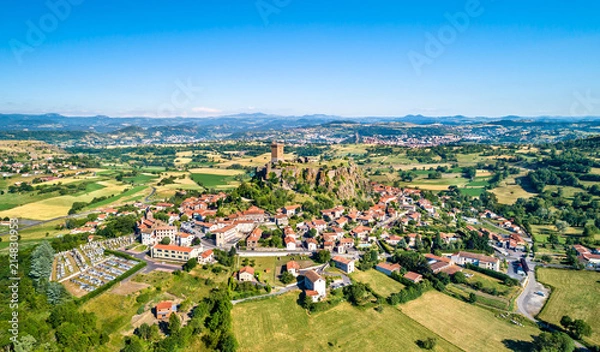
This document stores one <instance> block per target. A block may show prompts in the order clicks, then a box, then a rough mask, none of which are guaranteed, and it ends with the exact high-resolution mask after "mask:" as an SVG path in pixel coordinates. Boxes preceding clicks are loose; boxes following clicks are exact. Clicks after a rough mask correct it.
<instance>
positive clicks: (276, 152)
mask: <svg viewBox="0 0 600 352" xmlns="http://www.w3.org/2000/svg"><path fill="white" fill-rule="evenodd" d="M279 161H285V159H284V157H283V143H277V142H275V141H273V143H271V162H272V163H277V162H279Z"/></svg>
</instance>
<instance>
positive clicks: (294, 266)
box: [285, 260, 300, 276]
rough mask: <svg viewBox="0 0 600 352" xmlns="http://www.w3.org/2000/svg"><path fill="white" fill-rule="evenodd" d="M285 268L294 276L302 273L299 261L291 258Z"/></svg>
mask: <svg viewBox="0 0 600 352" xmlns="http://www.w3.org/2000/svg"><path fill="white" fill-rule="evenodd" d="M285 270H287V272H288V273H290V274H292V275H294V276H298V274H299V273H300V264H298V262H296V261H294V260H290V261H289V262H287V264H286V265H285Z"/></svg>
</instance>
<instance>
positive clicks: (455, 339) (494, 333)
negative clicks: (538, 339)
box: [400, 291, 541, 351]
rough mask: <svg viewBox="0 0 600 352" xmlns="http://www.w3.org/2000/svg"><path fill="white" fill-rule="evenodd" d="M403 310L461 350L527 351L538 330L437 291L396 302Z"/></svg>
mask: <svg viewBox="0 0 600 352" xmlns="http://www.w3.org/2000/svg"><path fill="white" fill-rule="evenodd" d="M400 309H401V310H402V312H403V313H405V314H406V315H408V316H409V317H411V318H412V319H414V320H416V321H417V322H419V323H421V324H423V326H425V327H426V328H428V329H429V330H431V331H434V332H436V333H437V334H439V335H440V336H442V337H443V338H445V339H447V340H448V341H450V342H451V343H454V344H455V345H457V346H459V347H460V348H461V349H463V350H465V351H511V350H513V351H530V350H531V349H532V346H531V341H532V340H533V336H536V335H539V334H540V332H541V331H540V330H538V329H537V328H535V327H532V326H529V325H525V327H519V326H517V325H514V324H512V323H511V322H510V321H509V320H508V319H504V318H501V317H499V316H496V315H495V314H494V313H493V312H492V311H489V310H487V309H484V308H481V307H478V306H475V305H471V304H468V303H464V302H462V301H460V300H458V299H455V298H452V297H450V296H448V295H445V294H443V293H440V292H437V291H430V292H428V293H426V294H425V295H423V297H421V298H419V299H416V300H414V301H411V302H408V303H406V304H404V305H401V306H400Z"/></svg>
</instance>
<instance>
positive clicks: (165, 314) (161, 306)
mask: <svg viewBox="0 0 600 352" xmlns="http://www.w3.org/2000/svg"><path fill="white" fill-rule="evenodd" d="M154 311H155V313H156V319H158V320H162V321H165V320H169V317H170V316H171V314H172V313H173V312H174V311H176V306H175V305H174V304H173V302H169V301H163V302H160V303H158V304H157V305H156V307H155V308H154Z"/></svg>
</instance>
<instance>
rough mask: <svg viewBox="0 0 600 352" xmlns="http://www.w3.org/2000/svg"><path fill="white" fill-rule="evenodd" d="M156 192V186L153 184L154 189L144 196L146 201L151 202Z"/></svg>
mask: <svg viewBox="0 0 600 352" xmlns="http://www.w3.org/2000/svg"><path fill="white" fill-rule="evenodd" d="M155 192H156V187H154V186H152V191H150V194H149V195H148V196H147V197H146V198H144V203H146V204H148V203H150V202H151V200H150V198H151V197H152V196H153V195H154V193H155Z"/></svg>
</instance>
